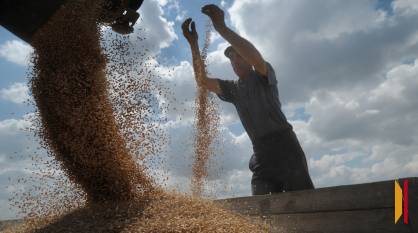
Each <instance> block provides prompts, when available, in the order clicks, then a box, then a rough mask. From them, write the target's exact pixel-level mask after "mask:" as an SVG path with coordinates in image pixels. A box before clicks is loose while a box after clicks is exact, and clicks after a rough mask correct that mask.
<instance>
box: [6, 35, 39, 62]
mask: <svg viewBox="0 0 418 233" xmlns="http://www.w3.org/2000/svg"><path fill="white" fill-rule="evenodd" d="M32 52H33V48H32V47H31V46H30V45H28V44H27V43H25V42H23V41H20V40H10V41H6V42H4V43H3V44H1V45H0V57H2V58H4V59H6V60H7V61H9V62H13V63H15V64H18V65H21V66H27V65H28V64H29V58H30V55H31V53H32Z"/></svg>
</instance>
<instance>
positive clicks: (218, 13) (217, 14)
mask: <svg viewBox="0 0 418 233" xmlns="http://www.w3.org/2000/svg"><path fill="white" fill-rule="evenodd" d="M202 13H203V14H205V15H207V16H209V18H210V19H211V20H212V23H213V26H214V27H215V29H216V30H219V29H222V28H224V27H225V14H224V11H223V10H222V9H221V8H219V7H218V6H217V5H214V4H209V5H205V6H204V7H202Z"/></svg>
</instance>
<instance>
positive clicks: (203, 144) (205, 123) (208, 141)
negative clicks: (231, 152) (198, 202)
mask: <svg viewBox="0 0 418 233" xmlns="http://www.w3.org/2000/svg"><path fill="white" fill-rule="evenodd" d="M210 35H211V24H210V22H209V23H207V24H206V37H205V44H204V47H203V49H202V53H201V58H202V62H203V64H202V65H203V66H204V67H202V68H201V69H198V70H197V71H196V72H195V74H196V76H197V77H196V79H197V80H202V78H203V77H205V76H206V77H207V69H206V58H207V52H208V48H209V44H210V41H211V38H210ZM198 64H199V63H198ZM219 119H220V118H219V112H218V106H217V104H216V102H215V100H214V97H213V95H209V92H208V90H207V89H206V87H204V86H202V85H198V91H197V97H196V100H195V124H196V136H195V143H194V152H195V158H194V162H193V168H192V169H193V177H192V182H191V183H192V185H191V189H192V194H193V195H195V196H201V195H202V193H203V188H204V184H205V178H206V177H207V176H208V160H209V158H210V157H211V156H213V155H214V154H215V148H214V147H215V146H216V145H215V144H214V143H213V142H214V141H215V140H216V138H217V137H218V136H219Z"/></svg>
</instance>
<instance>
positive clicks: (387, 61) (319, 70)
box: [229, 0, 418, 101]
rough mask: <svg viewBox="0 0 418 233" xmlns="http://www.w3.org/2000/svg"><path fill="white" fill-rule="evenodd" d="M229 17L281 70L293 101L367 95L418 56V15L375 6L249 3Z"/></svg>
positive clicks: (284, 89)
mask: <svg viewBox="0 0 418 233" xmlns="http://www.w3.org/2000/svg"><path fill="white" fill-rule="evenodd" d="M273 9H274V10H273ZM229 13H230V15H231V21H232V23H233V25H234V26H235V27H236V28H237V31H239V33H241V34H242V35H244V36H245V37H247V38H248V39H250V40H251V41H252V42H253V43H255V45H256V46H257V47H258V48H259V49H260V50H261V51H262V53H263V54H264V56H265V58H266V59H267V60H268V61H270V62H271V63H272V65H273V66H274V67H275V68H276V70H277V73H278V75H279V85H280V87H281V88H280V90H281V95H282V96H283V98H285V99H286V100H287V101H306V100H307V99H308V98H309V97H310V96H311V95H312V94H313V93H314V92H315V91H316V90H318V89H328V90H336V91H340V90H344V89H347V88H359V89H360V88H361V89H362V90H363V91H364V90H365V89H367V88H369V87H370V86H374V85H376V84H377V83H379V82H381V81H382V76H383V75H384V74H385V73H386V72H387V70H389V69H391V68H393V67H394V66H397V65H399V64H400V63H401V62H402V61H404V60H410V59H411V58H414V57H416V54H417V53H418V40H417V39H418V38H417V33H418V30H417V27H416V26H414V23H413V22H415V21H417V20H418V11H413V10H410V12H409V14H404V13H402V12H399V11H395V13H394V14H393V15H392V16H389V15H387V14H386V13H385V12H383V11H381V10H376V9H375V7H374V6H373V4H371V2H370V1H347V2H342V3H341V2H338V1H334V0H328V1H324V2H321V3H320V4H318V3H316V2H312V1H267V0H264V1H257V2H254V1H249V0H243V1H235V2H234V4H233V5H232V6H231V8H230V9H229ZM260 15H263V17H259V16H260ZM254 22H257V27H254ZM273 28H274V30H273Z"/></svg>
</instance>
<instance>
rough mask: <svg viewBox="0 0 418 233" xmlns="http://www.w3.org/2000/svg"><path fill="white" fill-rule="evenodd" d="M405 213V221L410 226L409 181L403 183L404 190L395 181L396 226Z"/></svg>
mask: <svg viewBox="0 0 418 233" xmlns="http://www.w3.org/2000/svg"><path fill="white" fill-rule="evenodd" d="M402 213H403V220H404V223H405V224H408V180H404V182H403V190H402V188H401V186H400V185H399V182H398V181H397V180H395V224H396V223H397V222H398V221H399V219H400V218H401V216H402Z"/></svg>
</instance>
